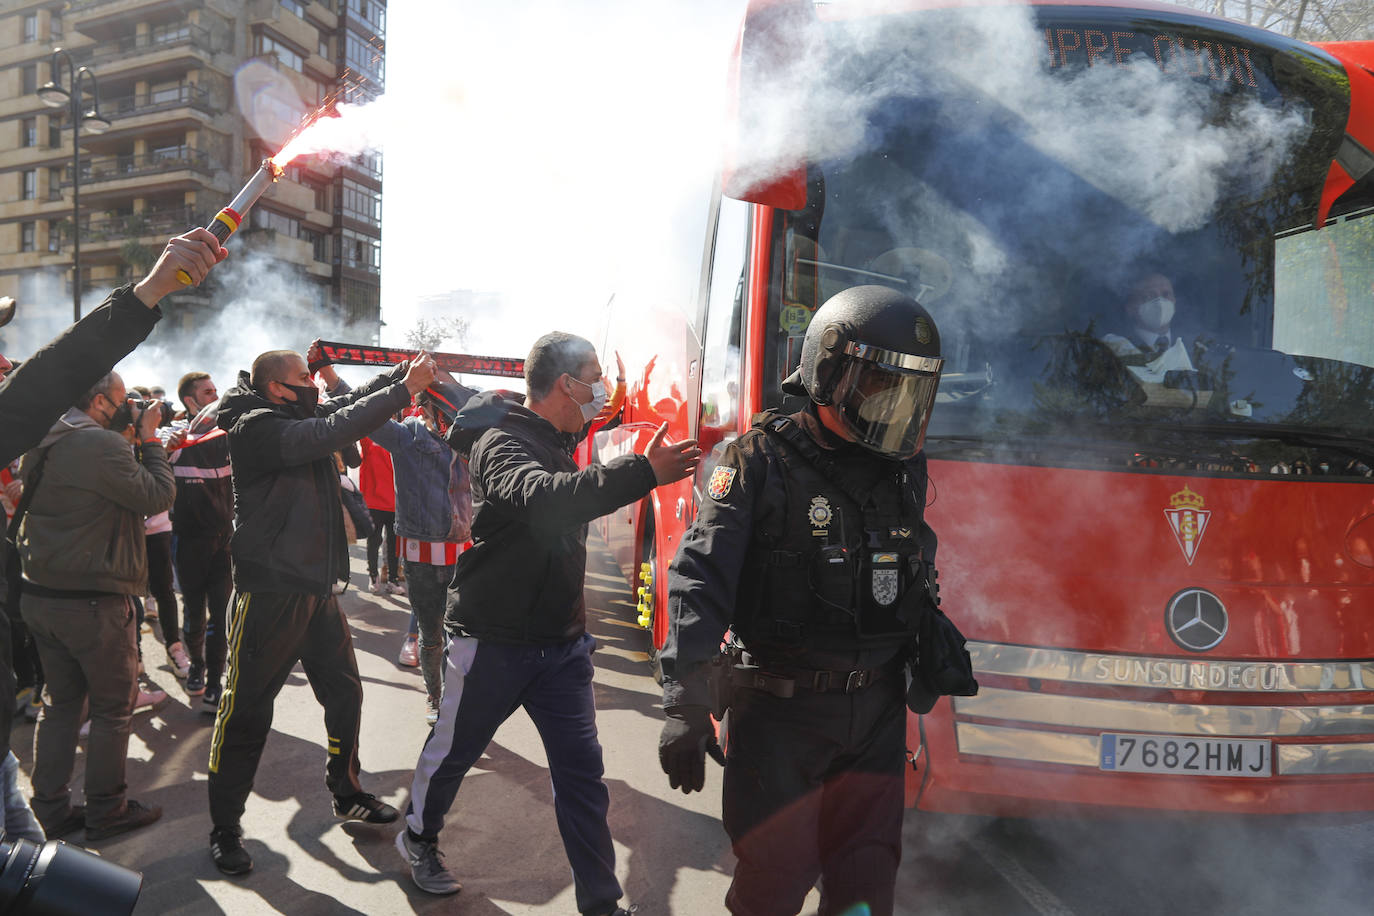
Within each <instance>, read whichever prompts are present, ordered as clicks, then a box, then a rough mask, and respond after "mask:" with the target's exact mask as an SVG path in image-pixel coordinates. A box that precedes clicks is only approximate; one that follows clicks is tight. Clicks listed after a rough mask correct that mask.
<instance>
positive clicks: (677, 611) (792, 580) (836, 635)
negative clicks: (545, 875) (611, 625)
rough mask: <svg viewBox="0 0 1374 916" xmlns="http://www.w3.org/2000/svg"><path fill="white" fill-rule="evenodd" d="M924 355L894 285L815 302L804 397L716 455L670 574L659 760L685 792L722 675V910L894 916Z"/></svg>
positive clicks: (915, 584)
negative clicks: (728, 879)
mask: <svg viewBox="0 0 1374 916" xmlns="http://www.w3.org/2000/svg"><path fill="white" fill-rule="evenodd" d="M939 352H940V345H939V338H938V337H937V336H936V333H935V327H934V324H933V322H931V321H930V318H929V316H928V315H927V314H926V312H925V310H924V309H922V308H921V307H920V306H919V305H918V304H917V303H916V302H915V300H912V299H910V298H908V297H906V296H904V295H902V294H901V293H898V292H895V291H893V290H890V289H887V288H885V287H872V286H870V287H856V288H854V289H850V290H846V291H844V292H842V293H840V294H838V295H836V296H835V297H833V298H832V299H830V300H829V301H828V302H826V304H825V305H823V306H822V307H821V308H820V309H818V310H817V311H816V313H815V315H814V316H813V318H812V321H811V325H810V327H809V328H808V330H807V334H806V339H805V341H804V343H803V349H802V358H801V367H800V368H799V369H798V371H797V373H796V374H794V375H793V376H792V377H791V378H789V379H788V380H787V382H785V383H784V390H785V391H787V392H789V393H792V394H808V395H809V396H810V401H809V402H808V404H807V405H806V407H805V408H804V409H802V410H800V411H798V412H796V413H793V414H790V415H783V414H777V413H773V412H767V413H763V414H760V415H759V416H758V417H756V418H755V421H754V425H753V428H752V429H750V430H749V431H748V432H746V433H745V434H744V435H743V436H741V437H740V438H739V439H738V440H736V441H735V442H733V443H731V444H730V445H729V446H728V447H727V448H726V449H725V452H724V455H723V456H722V458H721V461H720V463H719V464H718V465H717V466H716V467H715V469H714V470H713V471H712V474H711V476H710V479H709V481H708V483H707V486H706V498H705V499H703V500H702V505H701V507H700V510H699V513H698V515H697V518H696V520H695V521H694V523H693V524H692V527H691V528H690V529H689V530H688V532H687V534H686V535H685V536H684V538H683V541H682V544H681V546H680V548H679V550H678V554H677V556H676V557H675V558H674V560H673V562H672V565H671V567H670V569H669V576H668V613H669V614H670V620H669V631H668V639H667V642H666V643H665V645H664V647H663V651H662V652H661V653H660V656H659V657H660V659H661V661H662V665H663V706H664V712H665V714H666V715H667V717H668V720H667V723H666V724H665V726H664V730H663V736H662V738H661V739H660V743H659V757H660V761H661V763H662V765H663V768H664V770H665V772H667V773H668V775H669V782H670V785H671V786H672V787H674V788H677V787H679V786H681V787H682V790H683V791H684V792H690V791H694V790H697V789H700V788H701V787H702V785H703V783H704V780H705V772H704V767H705V763H704V757H705V754H706V753H707V752H708V751H709V752H712V753H713V754H714V755H716V756H717V759H720V757H719V755H720V750H719V748H717V747H716V746H715V743H716V736H715V734H714V731H713V727H712V725H711V720H710V718H709V716H708V709H710V708H711V706H712V705H713V697H712V696H711V694H712V693H713V692H714V693H715V694H716V695H717V696H718V697H719V696H722V695H723V694H724V693H725V692H726V691H727V689H728V688H727V687H726V686H725V685H722V684H721V683H720V682H719V681H717V683H716V685H715V689H714V691H713V690H712V688H711V685H710V683H709V680H710V678H711V677H712V676H714V677H716V678H718V679H723V680H724V681H725V682H726V684H728V685H733V687H734V690H733V696H732V705H730V708H729V713H728V716H726V718H725V725H724V727H723V729H722V731H723V736H724V739H725V740H724V743H725V754H724V761H723V762H724V764H725V784H724V790H723V793H722V808H723V813H722V819H723V821H724V826H725V829H726V832H727V833H729V835H730V839H731V842H732V845H733V848H734V851H735V855H736V857H737V859H738V862H737V864H736V867H735V875H734V881H733V882H732V883H731V886H730V890H729V893H728V894H727V895H726V899H725V902H726V906H727V907H728V909H729V911H730V912H731V913H733V914H736V916H794V914H796V913H797V912H798V911H799V910H800V909H801V906H802V902H803V900H804V898H805V897H806V894H807V892H808V891H809V890H810V889H811V887H813V886H814V885H815V884H816V881H817V879H818V878H821V879H822V884H821V906H820V913H821V914H822V916H838V914H841V913H854V912H864V913H872V914H874V916H890V914H891V913H892V908H893V887H894V883H895V879H896V872H897V865H898V863H899V862H900V860H901V830H902V811H903V805H902V800H903V799H902V793H903V780H902V773H903V767H904V761H905V746H906V745H905V738H906V728H905V726H906V715H905V713H906V704H905V703H904V697H905V696H906V694H907V685H906V680H905V677H904V672H903V668H904V665H905V664H906V662H907V660H908V658H909V657H910V656H911V651H912V642H913V637H914V636H915V635H916V633H917V632H918V630H919V629H920V627H921V624H922V619H923V616H924V615H925V614H926V613H927V610H928V608H929V606H930V602H931V601H932V598H933V589H932V587H931V582H932V581H933V563H934V560H935V547H936V540H935V534H934V532H933V531H931V529H930V527H929V526H928V525H926V524H925V520H924V510H925V494H926V461H925V455H924V453H922V452H921V451H920V448H921V443H922V440H923V439H924V435H925V426H926V421H927V419H928V418H929V415H930V408H931V406H932V404H933V403H934V398H935V391H936V386H937V385H938V383H939V376H940V369H941V366H942V361H941V359H940V358H939ZM727 628H730V629H731V631H732V635H731V638H730V649H729V650H727V652H726V653H725V654H724V655H723V656H722V653H721V641H722V636H723V634H725V632H726V630H727ZM713 662H714V663H715V665H714V666H713V664H712V663H713ZM714 705H716V715H717V716H721V715H722V712H721V711H720V710H721V707H722V706H724V705H725V704H724V703H723V702H721V703H718V704H714ZM927 708H928V707H927ZM861 904H863V905H866V906H867V908H866V909H864V908H860V909H854V908H855V907H859V906H860V905H861Z"/></svg>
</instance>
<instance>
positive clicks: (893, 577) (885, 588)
mask: <svg viewBox="0 0 1374 916" xmlns="http://www.w3.org/2000/svg"><path fill="white" fill-rule="evenodd" d="M897 563H898V557H897V555H896V554H895V553H875V554H874V555H873V600H874V601H876V602H878V604H880V605H881V606H883V607H890V606H891V605H892V602H894V601H896V600H897V582H898V576H897Z"/></svg>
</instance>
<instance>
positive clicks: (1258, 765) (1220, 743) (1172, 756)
mask: <svg viewBox="0 0 1374 916" xmlns="http://www.w3.org/2000/svg"><path fill="white" fill-rule="evenodd" d="M1098 746H1099V748H1100V751H1101V757H1100V758H1099V766H1100V768H1101V769H1103V770H1112V771H1115V772H1123V773H1183V774H1192V775H1194V776H1248V777H1252V778H1261V779H1263V778H1265V777H1268V776H1272V775H1273V773H1274V761H1273V756H1274V754H1273V747H1272V743H1271V742H1269V741H1267V740H1256V739H1252V738H1185V737H1182V736H1172V735H1123V734H1116V733H1111V732H1108V733H1105V734H1103V735H1102V736H1101V740H1100V742H1099V744H1098Z"/></svg>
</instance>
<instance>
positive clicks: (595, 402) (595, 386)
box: [568, 375, 607, 423]
mask: <svg viewBox="0 0 1374 916" xmlns="http://www.w3.org/2000/svg"><path fill="white" fill-rule="evenodd" d="M568 378H570V379H572V380H573V381H574V382H577V384H579V385H581V386H582V387H583V388H590V389H591V390H592V399H591V400H590V401H588V402H587V403H585V404H578V405H577V406H578V407H579V408H581V410H582V422H583V423H590V422H592V420H594V419H596V415H597V414H599V413H601V408H603V407H605V406H606V400H607V398H606V385H605V383H604V382H602V381H601V379H597V380H596V381H594V382H592V383H591V384H590V385H588V384H587V383H586V382H584V381H582V380H581V379H578V378H573V377H572V376H571V375H570V376H568Z"/></svg>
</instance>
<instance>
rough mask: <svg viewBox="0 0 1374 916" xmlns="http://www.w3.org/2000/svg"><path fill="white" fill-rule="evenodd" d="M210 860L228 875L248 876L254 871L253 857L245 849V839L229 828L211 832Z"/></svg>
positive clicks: (216, 829)
mask: <svg viewBox="0 0 1374 916" xmlns="http://www.w3.org/2000/svg"><path fill="white" fill-rule="evenodd" d="M210 858H212V859H214V860H215V867H216V868H218V869H219V870H220V871H222V872H224V873H225V874H226V875H246V874H248V873H249V872H250V871H252V870H253V857H252V856H250V855H249V854H248V850H246V849H244V848H243V838H242V837H241V836H240V835H239V832H238V831H237V830H233V829H229V828H227V827H226V828H218V827H217V828H215V829H214V830H212V831H210Z"/></svg>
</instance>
